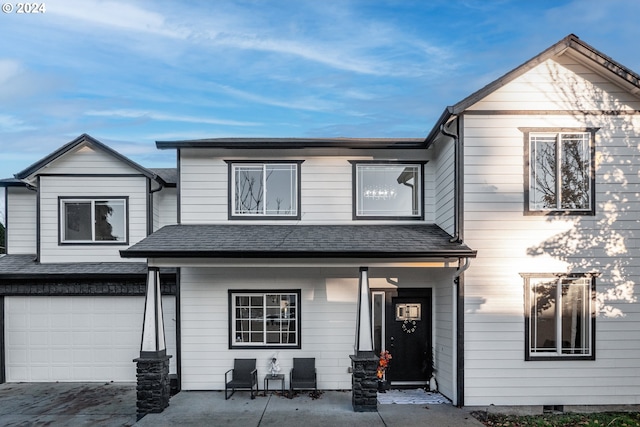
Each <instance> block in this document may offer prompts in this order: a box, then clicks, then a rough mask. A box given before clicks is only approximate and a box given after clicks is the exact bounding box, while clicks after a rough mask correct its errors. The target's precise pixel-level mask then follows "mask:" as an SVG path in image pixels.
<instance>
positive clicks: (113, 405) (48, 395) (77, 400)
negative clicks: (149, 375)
mask: <svg viewBox="0 0 640 427" xmlns="http://www.w3.org/2000/svg"><path fill="white" fill-rule="evenodd" d="M135 422H136V385H135V384H134V383H106V384H105V383H7V384H0V425H2V426H105V427H123V426H132V425H134V424H135Z"/></svg>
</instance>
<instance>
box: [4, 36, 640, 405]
mask: <svg viewBox="0 0 640 427" xmlns="http://www.w3.org/2000/svg"><path fill="white" fill-rule="evenodd" d="M639 111H640V76H639V75H638V74H636V73H634V72H632V71H630V70H628V69H626V68H625V67H624V66H622V65H620V64H618V63H617V62H616V61H614V60H613V59H611V58H609V57H607V56H605V55H604V54H603V53H601V52H599V51H597V50H596V49H594V48H593V47H591V46H589V45H588V44H586V43H584V42H583V41H582V40H580V39H579V38H578V37H576V36H575V35H569V36H567V37H566V38H564V39H562V40H560V41H559V42H558V43H556V44H554V45H553V46H551V47H550V48H549V49H547V50H545V51H544V52H542V53H540V54H539V55H537V56H535V57H534V58H532V59H531V60H529V61H527V62H526V63H524V64H523V65H521V66H519V67H517V68H515V69H514V70H512V71H510V72H508V73H507V74H505V75H504V76H503V77H501V78H499V79H498V80H496V81H494V82H492V83H490V84H489V85H487V86H486V87H484V88H482V89H481V90H479V91H478V92H476V93H474V94H471V95H470V96H469V97H467V98H465V99H464V100H462V101H460V102H459V103H457V104H455V105H453V106H451V107H447V108H446V109H445V110H444V112H443V114H442V116H441V117H440V118H439V120H438V121H437V122H436V123H435V125H434V127H433V130H432V131H431V132H430V133H429V134H428V135H427V136H426V137H423V138H406V139H399V138H392V139H383V138H216V139H204V140H182V141H159V142H157V144H156V145H157V147H158V148H159V149H161V150H175V152H176V154H177V169H176V175H177V176H176V177H175V179H165V178H162V174H161V173H158V172H153V171H152V170H149V169H145V168H142V167H141V166H138V165H136V164H133V163H132V162H130V161H128V160H127V159H125V158H123V157H122V156H120V155H118V154H117V153H115V152H113V151H112V150H110V149H107V148H106V147H105V146H103V145H102V144H100V143H98V142H97V141H95V140H93V139H91V138H90V137H88V136H82V137H81V138H79V140H76V141H74V142H72V143H70V147H67V148H65V147H63V148H62V149H61V150H59V151H58V152H56V153H54V154H52V155H51V156H49V157H48V158H46V159H44V160H43V161H41V162H38V163H36V164H35V165H33V166H32V167H30V168H28V169H27V170H25V171H23V172H21V173H19V174H17V175H16V178H15V179H10V180H5V181H3V182H2V183H3V185H4V186H5V187H7V190H8V191H7V205H8V209H7V212H8V213H9V218H8V224H7V225H8V227H7V231H8V237H7V240H8V255H7V256H5V257H4V258H1V259H0V284H2V286H5V287H4V288H0V289H2V294H3V295H5V296H4V297H3V299H4V318H5V325H7V326H6V327H5V329H6V330H7V331H9V330H10V327H11V324H13V323H15V321H13V320H11V319H12V316H15V315H14V314H13V313H14V312H15V311H16V310H20V309H19V308H14V306H16V307H17V305H16V303H15V302H14V299H15V298H22V299H21V300H20V299H18V300H16V301H19V302H20V303H21V304H26V303H27V302H29V301H30V300H32V299H35V298H36V297H35V296H32V295H17V296H14V295H12V294H11V293H8V290H10V289H12V288H10V287H9V285H10V284H9V283H8V282H9V281H11V280H18V279H19V278H20V277H22V279H21V280H27V281H28V280H30V277H31V276H30V275H32V274H36V273H39V274H40V275H42V276H43V277H42V278H41V279H42V280H49V281H55V280H63V279H64V280H69V279H68V277H67V276H66V275H64V274H63V275H60V277H58V276H55V275H53V277H51V276H49V275H48V274H50V272H55V271H57V269H61V268H71V269H73V270H74V271H76V270H77V274H78V275H77V276H75V281H76V282H78V281H79V280H81V277H82V274H84V273H82V272H81V270H82V268H87V269H89V268H98V267H96V263H97V262H98V261H101V260H102V257H104V261H106V262H107V264H106V265H105V264H100V267H104V268H105V269H109V268H111V269H114V268H116V269H118V271H125V267H124V266H136V268H139V269H140V270H136V271H137V274H138V275H137V276H136V278H137V279H136V280H139V281H140V286H141V289H140V293H141V294H142V293H144V294H146V305H145V307H146V309H145V310H144V314H141V313H139V315H140V320H139V321H138V322H137V323H135V322H133V323H135V325H133V326H136V327H138V337H139V334H140V326H141V324H142V340H141V341H142V343H140V339H139V340H138V350H140V352H139V356H140V357H139V358H138V359H136V360H137V363H138V371H139V372H140V371H141V370H142V371H143V372H147V369H150V370H151V369H152V368H149V366H153V365H154V363H155V362H157V364H158V365H159V366H161V369H160V370H159V371H158V372H159V373H158V377H159V380H158V381H157V382H156V383H154V384H155V385H154V384H145V385H143V387H151V388H154V387H156V388H163V387H165V382H164V380H163V379H162V378H163V377H165V376H166V374H169V373H175V375H177V377H178V378H179V383H180V387H181V389H182V390H221V389H224V385H225V384H224V373H225V371H227V370H228V369H230V368H231V367H232V365H233V359H234V358H256V359H257V361H258V364H257V368H258V373H259V375H260V377H261V378H262V377H264V375H266V373H267V372H268V364H269V361H270V360H271V359H272V357H274V356H275V357H277V358H278V360H279V363H280V366H281V367H282V371H283V372H285V373H287V372H288V371H289V368H291V366H292V361H293V358H295V357H314V358H315V359H316V368H317V374H318V388H320V389H351V390H352V394H353V396H354V409H356V410H370V409H375V391H374V394H373V404H372V403H371V394H370V390H369V388H370V386H371V384H372V383H375V368H376V365H377V360H376V358H375V354H378V353H379V352H380V351H381V350H384V349H386V350H389V351H390V352H391V354H392V356H393V359H392V361H391V366H390V368H389V369H388V370H387V372H386V380H387V381H388V382H389V383H390V384H391V385H392V386H423V385H425V384H427V383H428V381H429V379H430V377H431V376H432V374H434V373H435V376H436V378H437V382H438V387H439V391H440V392H441V393H442V394H443V395H445V396H446V397H448V398H449V399H451V400H452V402H453V403H454V404H456V405H460V406H462V405H464V406H488V405H496V406H537V407H542V406H550V407H564V408H569V407H571V406H574V405H637V404H638V403H640V386H638V383H639V382H640V381H639V380H640V357H638V354H639V351H640V338H639V337H638V336H637V333H636V331H637V330H638V329H639V327H640V305H639V303H638V301H637V293H638V291H637V290H636V289H635V282H636V281H637V280H638V276H639V275H640V261H639V260H638V257H637V255H636V254H635V252H636V251H637V250H638V242H639V240H638V237H637V236H638V235H639V234H638V231H639V230H638V227H640V223H639V221H640V217H639V216H638V209H637V208H638V206H637V205H638V202H637V198H638V197H637V196H638V193H639V192H640V191H639V190H640V180H639V177H638V169H639V167H640V160H639V159H640V157H639V156H638V146H639V142H640V113H639ZM81 141H82V142H81ZM85 147H88V148H89V149H90V150H91V151H92V153H93V154H91V155H92V156H94V157H98V158H99V159H100V160H96V161H97V162H99V163H100V162H103V163H104V164H105V168H106V169H105V172H104V173H101V177H94V176H93V174H95V171H96V169H95V168H90V169H89V170H86V168H85V167H84V166H83V165H84V164H85V163H84V161H81V156H82V155H83V154H82V152H83V150H84V149H85ZM110 168H113V170H111V169H110ZM72 173H73V174H75V177H69V175H71V174H72ZM80 178H82V180H83V182H85V179H88V180H97V181H99V182H100V183H102V184H103V185H105V186H106V187H107V188H106V189H105V188H103V187H101V186H100V185H98V183H95V184H92V185H90V186H83V187H82V188H79V187H78V186H77V185H75V184H77V182H78V179H80ZM115 179H122V180H125V181H127V182H129V181H136V182H137V183H139V185H138V187H136V188H137V190H134V188H133V187H135V185H134V183H133V182H132V183H130V184H129V185H126V186H123V187H120V186H118V187H117V188H122V190H119V191H118V192H116V193H114V192H113V191H114V185H113V184H112V182H113V181H112V180H115ZM88 182H92V181H88ZM110 183H111V184H110ZM169 183H175V185H176V188H175V189H174V188H172V187H171V185H169ZM34 190H36V191H34ZM75 191H79V192H81V194H78V193H76V192H75ZM98 191H101V192H100V193H94V192H98ZM128 191H131V193H129V192H128ZM135 191H138V192H139V193H136V192H135ZM134 193H135V194H134ZM161 195H164V196H166V197H163V196H161ZM82 197H88V198H89V200H91V201H92V203H95V202H98V201H102V200H104V199H107V201H118V200H123V199H124V200H125V201H126V203H124V204H125V206H127V207H128V211H129V216H130V219H129V220H127V221H126V223H127V224H130V226H131V227H133V224H134V217H136V215H138V217H136V218H138V219H139V224H141V228H139V229H137V231H135V232H134V231H133V229H132V230H131V231H130V232H129V233H127V234H126V235H127V237H128V238H127V239H126V241H124V240H122V241H118V240H116V242H117V243H116V242H113V241H110V242H109V244H108V246H106V245H104V246H103V245H102V244H98V242H93V241H91V242H82V243H90V244H89V245H83V246H81V247H76V245H77V242H74V241H70V242H67V241H66V239H68V237H67V236H68V234H65V233H67V230H66V227H70V226H69V225H68V224H66V223H65V222H64V221H60V220H59V218H60V217H64V212H65V211H64V208H66V207H67V205H69V206H74V204H75V203H76V201H77V199H81V198H82ZM169 199H172V201H170V200H169ZM134 205H135V206H134ZM165 208H166V209H167V211H166V212H165V211H164V209H165ZM20 209H21V210H22V213H18V212H20ZM12 215H13V217H14V219H12ZM145 218H146V220H145ZM67 222H69V219H68V217H67ZM14 223H15V224H16V225H12V224H14ZM21 224H22V225H21ZM33 224H36V225H35V226H34V225H33ZM14 226H15V227H16V228H17V231H16V230H15V229H14V231H11V230H12V227H14ZM113 226H115V224H113ZM96 228H97V226H96ZM116 228H117V227H116ZM120 229H122V226H121V225H120ZM12 233H13V234H12ZM16 233H22V234H23V235H25V236H27V238H17V236H18V234H16ZM69 233H71V231H69ZM96 233H97V231H96ZM110 235H114V233H113V232H111V233H110ZM116 235H117V234H116ZM16 240H17V241H19V242H20V243H18V242H16ZM30 242H31V243H30ZM21 245H22V246H21ZM22 254H24V255H22ZM34 254H35V255H34ZM19 256H30V257H31V259H29V258H27V259H26V260H25V261H24V262H25V263H26V264H27V267H24V268H25V269H26V271H25V273H24V274H23V276H20V275H19V274H17V273H11V274H7V273H4V271H8V270H10V269H11V267H7V266H6V265H7V264H9V263H11V262H17V260H18V259H19V258H18V257H19ZM34 256H35V257H36V262H33V261H32V259H33V257H34ZM119 257H121V258H119ZM14 260H15V261H14ZM70 260H73V263H71V262H70ZM108 263H117V264H113V265H110V264H108ZM3 265H4V266H3ZM116 265H117V267H115V266H116ZM2 269H4V270H2ZM88 271H89V270H87V272H88ZM101 271H105V270H101ZM145 272H146V273H145ZM63 276H64V277H63ZM143 276H146V281H145V278H144V277H143ZM89 277H91V276H89ZM112 277H113V276H109V275H108V274H107V275H105V276H102V277H100V278H98V280H103V281H106V280H111V278H112ZM117 277H118V276H116V278H117ZM4 283H8V284H7V285H3V284H4ZM33 283H34V284H31V282H27V283H26V284H23V285H22V286H23V287H22V288H19V289H22V291H21V292H23V293H25V292H32V293H35V292H36V291H35V289H39V288H38V286H37V285H36V284H35V283H36V282H33ZM145 283H146V288H145ZM77 286H78V289H81V285H80V284H78V285H77ZM172 286H173V287H172ZM143 288H145V289H146V290H145V289H143ZM161 294H164V295H165V296H164V297H163V298H160V297H159V296H160V295H161ZM56 298H57V296H56ZM69 298H80V296H78V297H76V296H75V295H74V296H73V297H69ZM100 298H103V297H98V296H96V297H93V299H94V300H98V299H100ZM118 298H120V297H118ZM172 298H173V299H172ZM54 299H55V298H54V297H53V296H51V297H47V300H46V301H47V304H50V302H49V301H50V300H54ZM113 305H115V304H113ZM57 313H58V312H57V311H56V312H52V313H50V315H46V316H43V318H46V319H55V315H56V314H57ZM142 318H144V320H142ZM7 319H9V320H7ZM163 319H164V320H163ZM168 319H175V323H174V322H170V321H168ZM17 323H19V322H17ZM124 323H127V324H129V323H132V322H124ZM23 326H24V328H23V331H26V332H25V333H30V331H32V330H35V328H33V327H32V326H30V325H29V324H28V323H23ZM130 326H131V325H130ZM171 328H174V329H171ZM176 336H177V337H179V338H178V339H176V338H175V337H176ZM12 340H13V341H15V338H12V333H11V332H10V331H9V332H7V333H5V337H4V345H3V348H4V349H5V354H6V355H8V356H10V357H6V361H5V362H4V364H5V371H9V372H11V370H12V369H13V368H12V366H13V365H12V363H14V362H13V356H12V354H13V353H12V351H13V350H11V348H13V346H15V345H17V344H19V343H17V344H16V343H12ZM172 340H173V341H172ZM22 345H24V346H27V347H28V344H22ZM47 345H49V346H50V347H51V346H52V343H48V344H46V345H44V346H45V347H46V346H47ZM47 348H49V347H47ZM51 348H52V347H51ZM53 350H55V349H53ZM25 351H26V350H25ZM169 355H170V356H172V357H171V358H170V359H169V357H168V356H169ZM56 356H57V353H55V352H52V353H51V354H50V355H48V356H47V357H50V358H51V360H54V358H55V357H56ZM135 356H137V354H134V355H133V356H127V357H129V360H128V363H129V364H131V359H132V357H135ZM65 357H70V354H67V355H65ZM63 358H64V357H63ZM3 360H4V359H3ZM169 360H170V362H169ZM33 362H35V361H29V362H25V367H24V369H26V370H28V369H31V366H32V363H33ZM43 363H53V362H51V361H49V359H47V361H45V362H43ZM165 371H166V372H165ZM154 372H155V371H154ZM11 375H13V374H11ZM11 375H9V376H8V377H7V378H6V381H14V380H15V379H14V377H12V376H11ZM132 378H133V377H132ZM62 380H64V378H62ZM260 384H261V386H262V381H261V380H260ZM138 386H139V387H140V386H141V385H140V381H139V383H138ZM160 394H162V393H160ZM139 399H140V395H139ZM167 399H168V397H167ZM139 404H140V402H139ZM164 404H168V400H167V401H166V402H164ZM372 406H373V408H372ZM162 408H163V407H162V404H160V406H159V407H157V408H155V409H157V410H162ZM155 409H154V410H155Z"/></svg>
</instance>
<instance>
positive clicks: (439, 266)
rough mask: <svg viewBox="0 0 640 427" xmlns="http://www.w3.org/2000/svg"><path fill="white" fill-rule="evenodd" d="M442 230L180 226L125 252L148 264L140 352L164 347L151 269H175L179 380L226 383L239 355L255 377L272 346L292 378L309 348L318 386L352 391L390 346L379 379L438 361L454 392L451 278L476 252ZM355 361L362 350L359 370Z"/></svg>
mask: <svg viewBox="0 0 640 427" xmlns="http://www.w3.org/2000/svg"><path fill="white" fill-rule="evenodd" d="M450 239H451V237H450V236H449V235H448V234H446V233H445V232H444V231H442V230H441V229H440V228H439V227H437V226H434V225H425V224H420V225H393V226H388V225H375V226H374V225H371V226H370V225H354V226H342V225H340V226H337V225H336V226H324V225H317V226H311V225H310V226H307V225H305V226H281V225H277V226H276V225H179V226H169V227H165V228H163V229H161V230H159V231H158V232H156V233H154V234H153V235H151V236H149V237H148V238H147V239H145V240H143V241H142V242H140V243H138V244H136V245H134V246H132V247H131V248H130V249H128V250H125V251H122V256H124V257H140V258H147V260H148V265H149V271H150V272H151V274H150V275H149V281H148V299H147V304H148V306H149V307H153V306H155V307H156V309H155V310H147V311H146V313H148V314H149V315H148V316H147V317H146V318H145V333H144V334H143V351H145V353H144V354H145V356H149V355H150V354H151V353H149V351H151V352H153V351H157V352H158V353H157V354H158V356H159V357H166V356H165V355H164V353H163V352H162V350H163V348H162V340H161V339H158V337H161V336H162V334H163V332H162V331H161V330H160V329H161V328H160V326H159V325H161V323H162V322H156V320H155V319H156V318H157V317H158V316H160V317H161V313H162V309H161V307H157V306H158V304H159V302H158V300H157V299H154V298H153V294H154V289H155V288H156V287H157V286H159V283H156V282H159V280H157V279H156V277H157V275H155V274H153V272H154V271H155V269H157V268H161V267H166V266H172V267H177V268H178V269H179V270H178V271H179V273H178V274H179V279H178V296H177V308H176V313H177V324H178V336H179V339H178V350H177V354H176V355H172V356H173V357H175V358H176V359H177V366H178V376H179V381H180V383H181V389H183V390H221V389H224V382H223V381H224V372H225V371H226V370H227V369H229V368H230V367H231V366H232V365H233V359H234V358H246V357H251V358H256V360H257V369H258V375H259V378H260V380H259V383H260V387H261V388H262V378H263V377H264V375H266V373H267V369H268V362H269V361H270V360H271V358H272V357H273V356H276V357H278V360H279V363H280V365H281V369H282V371H281V372H282V373H284V374H285V377H286V379H285V381H286V382H287V387H288V381H289V379H288V373H289V370H290V368H291V366H292V360H293V358H294V357H313V358H315V359H316V367H317V372H318V388H319V389H324V390H345V389H347V390H352V393H353V394H354V396H355V395H356V394H357V393H359V392H358V390H359V389H360V387H361V386H362V383H364V386H365V388H367V387H371V386H372V387H373V388H376V387H377V378H376V372H375V368H377V356H378V354H379V352H380V351H381V350H385V349H386V350H389V351H390V352H391V353H392V356H393V357H394V360H393V362H392V364H391V367H390V368H389V369H388V371H387V372H385V379H386V380H387V381H389V382H391V384H394V385H396V386H416V385H420V384H423V385H424V384H426V383H428V381H429V378H430V376H431V374H432V372H433V370H434V369H435V370H436V372H437V374H436V375H437V378H438V383H439V386H440V391H441V392H442V393H443V394H445V395H446V396H447V397H449V398H450V399H452V400H453V401H454V403H455V399H456V374H457V366H458V361H457V357H458V353H457V344H456V339H455V337H456V324H457V320H456V319H457V313H456V306H457V290H456V280H455V279H456V277H457V276H458V275H459V274H460V273H461V272H462V271H463V269H465V268H466V266H467V265H468V264H467V261H468V258H469V257H473V256H475V252H474V251H472V250H471V249H469V248H468V247H466V246H465V245H463V244H460V243H455V242H453V243H452V242H450ZM247 304H248V305H247ZM275 307H280V308H282V310H274V309H275ZM284 307H286V310H285V309H284ZM158 313H159V314H158ZM247 313H251V314H250V315H249V314H247ZM154 336H155V338H152V337H154ZM145 337H147V339H146V341H145ZM145 342H147V343H150V344H151V345H150V347H149V346H148V348H146V349H145V348H144V345H145V344H144V343H145ZM156 343H157V344H158V345H156ZM155 347H157V348H155ZM358 360H362V361H367V360H368V362H366V363H365V365H366V366H368V367H369V368H368V369H366V371H367V372H366V373H365V374H364V376H363V375H360V374H358V372H359V369H360V368H358V366H356V364H357V363H358ZM354 373H356V374H354ZM354 381H357V382H358V384H356V382H354ZM374 393H375V390H374ZM365 394H366V393H365ZM373 405H374V408H373V409H374V410H375V398H374V402H373ZM354 409H355V410H358V404H357V403H355V400H354Z"/></svg>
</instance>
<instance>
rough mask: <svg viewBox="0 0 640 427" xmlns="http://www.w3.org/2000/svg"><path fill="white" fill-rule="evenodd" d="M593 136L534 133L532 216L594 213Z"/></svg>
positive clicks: (530, 140)
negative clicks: (551, 213) (560, 213)
mask: <svg viewBox="0 0 640 427" xmlns="http://www.w3.org/2000/svg"><path fill="white" fill-rule="evenodd" d="M592 141H593V134H592V133H590V132H531V133H529V136H528V145H529V153H528V155H529V172H528V174H527V178H528V188H527V189H526V190H528V201H527V210H528V211H529V212H547V213H549V212H570V213H587V214H589V213H593V209H594V208H593V204H594V201H593V194H594V191H593V183H594V180H593V166H592V161H593V159H592V151H593V144H592Z"/></svg>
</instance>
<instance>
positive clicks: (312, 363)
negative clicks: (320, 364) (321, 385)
mask: <svg viewBox="0 0 640 427" xmlns="http://www.w3.org/2000/svg"><path fill="white" fill-rule="evenodd" d="M316 377H317V376H316V359H315V358H313V357H303V358H299V357H298V358H295V357H294V358H293V368H292V369H291V373H290V375H289V379H290V381H289V390H290V391H292V392H293V390H304V389H306V390H309V389H313V390H315V391H318V383H317V380H316V379H317V378H316Z"/></svg>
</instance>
